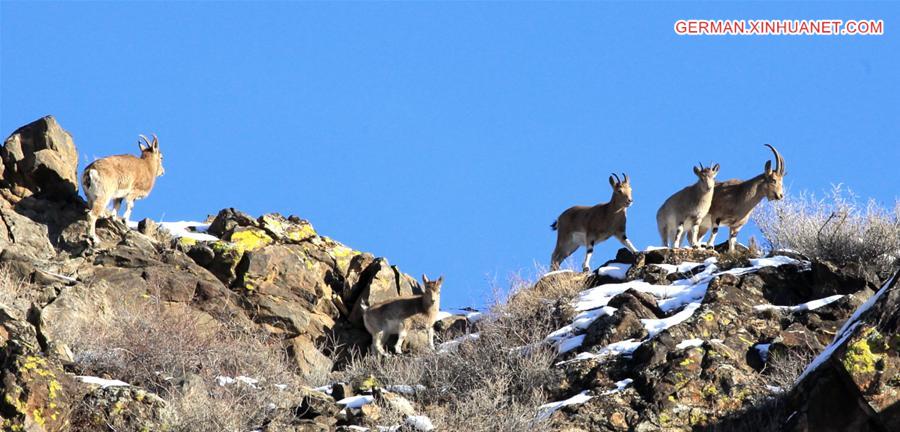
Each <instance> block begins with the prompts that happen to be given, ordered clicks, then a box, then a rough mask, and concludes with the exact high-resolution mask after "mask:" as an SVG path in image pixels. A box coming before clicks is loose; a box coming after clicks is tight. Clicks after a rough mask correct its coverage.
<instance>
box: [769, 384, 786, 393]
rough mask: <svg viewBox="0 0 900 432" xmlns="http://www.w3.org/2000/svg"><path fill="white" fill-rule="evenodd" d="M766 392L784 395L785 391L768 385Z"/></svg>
mask: <svg viewBox="0 0 900 432" xmlns="http://www.w3.org/2000/svg"><path fill="white" fill-rule="evenodd" d="M766 390H769V391H770V392H772V393H784V389H783V388H781V387H778V386H773V385H768V384H766Z"/></svg>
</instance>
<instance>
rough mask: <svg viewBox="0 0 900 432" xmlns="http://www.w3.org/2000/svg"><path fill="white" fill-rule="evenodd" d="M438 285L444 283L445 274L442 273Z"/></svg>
mask: <svg viewBox="0 0 900 432" xmlns="http://www.w3.org/2000/svg"><path fill="white" fill-rule="evenodd" d="M437 283H438V285H440V284H442V283H444V275H441V276H440V277H439V278H438V280H437Z"/></svg>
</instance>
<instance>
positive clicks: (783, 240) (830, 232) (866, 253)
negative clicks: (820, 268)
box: [754, 185, 900, 272]
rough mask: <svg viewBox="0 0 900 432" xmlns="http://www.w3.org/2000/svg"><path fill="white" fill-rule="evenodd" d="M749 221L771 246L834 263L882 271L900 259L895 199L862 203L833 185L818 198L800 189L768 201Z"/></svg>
mask: <svg viewBox="0 0 900 432" xmlns="http://www.w3.org/2000/svg"><path fill="white" fill-rule="evenodd" d="M754 220H755V222H756V224H757V225H759V228H760V230H762V233H763V235H764V236H765V238H766V240H767V241H768V243H769V246H770V247H772V248H774V249H792V250H795V251H797V252H800V253H802V254H804V255H807V256H809V257H810V258H815V259H821V260H828V261H832V262H834V263H837V264H845V263H851V262H856V263H865V264H867V265H868V264H874V265H876V266H878V268H879V270H880V271H882V272H887V271H889V270H890V269H891V268H892V267H894V266H896V265H897V263H898V262H900V261H898V259H900V201H897V202H896V203H895V204H894V207H893V208H892V209H891V208H886V207H884V206H882V205H879V204H878V203H877V202H875V201H874V200H869V201H867V202H865V203H864V204H863V203H861V202H860V201H859V199H858V198H857V197H856V196H855V195H854V194H853V193H852V191H850V190H849V189H846V188H844V187H842V186H841V185H836V186H834V187H833V188H832V190H831V191H830V192H829V193H828V194H826V195H825V196H824V197H823V198H818V197H816V196H815V195H813V194H810V193H801V194H799V195H793V196H788V197H787V198H785V199H784V200H783V201H779V202H772V203H771V205H770V206H767V207H764V208H762V209H761V211H759V212H758V213H756V215H755V216H754Z"/></svg>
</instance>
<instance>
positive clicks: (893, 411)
mask: <svg viewBox="0 0 900 432" xmlns="http://www.w3.org/2000/svg"><path fill="white" fill-rule="evenodd" d="M898 376H900V271H898V272H897V273H896V274H895V275H894V276H893V277H892V278H891V279H890V280H889V281H888V282H887V283H885V284H884V285H883V286H882V287H881V289H880V290H879V291H878V292H877V294H876V295H875V296H874V297H873V298H870V299H869V301H868V302H867V303H865V304H863V305H862V306H861V307H860V308H859V309H857V311H856V312H855V313H854V315H853V317H851V319H850V320H848V321H847V322H846V323H845V324H844V325H843V327H842V329H841V331H839V332H838V333H837V334H836V335H835V338H834V341H833V342H832V343H831V344H830V345H829V346H828V347H827V348H826V349H825V351H823V352H822V353H821V354H819V356H818V357H817V358H816V359H815V360H814V361H813V362H812V364H810V365H809V366H807V368H806V371H805V372H804V374H803V375H802V376H801V379H800V380H799V381H798V382H797V384H796V385H795V386H794V389H793V390H792V391H791V394H790V398H789V400H790V406H791V409H792V410H793V411H794V413H795V414H793V415H791V416H790V418H789V420H788V424H787V425H786V427H785V429H784V430H787V431H807V430H815V431H823V432H830V431H835V432H836V431H847V430H855V431H881V430H885V431H887V430H900V380H898V379H897V377H898Z"/></svg>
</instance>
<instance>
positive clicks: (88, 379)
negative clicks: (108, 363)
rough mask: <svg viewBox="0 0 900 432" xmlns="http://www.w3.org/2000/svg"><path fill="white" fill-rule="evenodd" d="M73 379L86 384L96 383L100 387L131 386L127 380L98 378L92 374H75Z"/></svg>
mask: <svg viewBox="0 0 900 432" xmlns="http://www.w3.org/2000/svg"><path fill="white" fill-rule="evenodd" d="M75 379H77V380H78V381H81V382H83V383H86V384H93V385H98V386H100V387H102V388H107V387H130V386H131V384H128V383H127V382H124V381H119V380H115V379H105V378H99V377H94V376H85V375H76V376H75Z"/></svg>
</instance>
